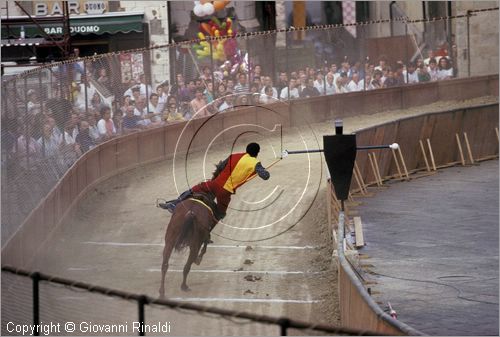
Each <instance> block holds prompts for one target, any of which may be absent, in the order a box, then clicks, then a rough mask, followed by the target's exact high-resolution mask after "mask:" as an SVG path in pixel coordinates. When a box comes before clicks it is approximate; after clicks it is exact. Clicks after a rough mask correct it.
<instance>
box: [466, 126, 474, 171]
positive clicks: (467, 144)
mask: <svg viewBox="0 0 500 337" xmlns="http://www.w3.org/2000/svg"><path fill="white" fill-rule="evenodd" d="M464 138H465V145H466V146H467V153H468V154H469V159H470V162H471V164H474V157H473V156H472V151H471V149H470V144H469V138H468V137H467V132H464Z"/></svg>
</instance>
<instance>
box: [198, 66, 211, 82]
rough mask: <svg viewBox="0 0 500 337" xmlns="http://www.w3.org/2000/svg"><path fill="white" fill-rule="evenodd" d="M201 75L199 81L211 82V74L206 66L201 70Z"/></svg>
mask: <svg viewBox="0 0 500 337" xmlns="http://www.w3.org/2000/svg"><path fill="white" fill-rule="evenodd" d="M202 72H203V73H202V74H201V76H200V77H201V79H202V80H203V81H205V82H212V72H211V71H210V68H209V67H207V66H204V67H203V69H202Z"/></svg>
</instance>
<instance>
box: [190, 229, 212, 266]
mask: <svg viewBox="0 0 500 337" xmlns="http://www.w3.org/2000/svg"><path fill="white" fill-rule="evenodd" d="M209 240H210V235H209V236H208V238H207V239H206V240H205V241H204V242H203V247H202V248H201V251H200V255H198V257H197V258H196V260H195V261H194V263H195V264H196V265H200V263H201V260H202V259H203V255H205V253H206V252H207V245H208V241H209Z"/></svg>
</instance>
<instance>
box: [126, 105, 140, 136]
mask: <svg viewBox="0 0 500 337" xmlns="http://www.w3.org/2000/svg"><path fill="white" fill-rule="evenodd" d="M141 121H142V118H141V117H140V116H136V115H135V114H134V107H133V106H129V107H128V108H127V112H126V113H125V116H123V120H122V128H123V132H124V133H130V132H134V131H139V130H141V129H142V128H143V125H142V124H140V122H141Z"/></svg>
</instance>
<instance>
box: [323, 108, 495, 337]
mask: <svg viewBox="0 0 500 337" xmlns="http://www.w3.org/2000/svg"><path fill="white" fill-rule="evenodd" d="M498 114H499V110H498V104H485V105H479V106H470V107H467V108H463V109H456V110H451V111H445V112H437V113H429V114H425V115H421V116H417V117H410V118H406V119H401V120H397V121H394V122H390V123H386V124H383V125H379V126H375V127H370V128H367V129H363V130H359V131H357V132H356V135H357V137H356V140H357V143H358V145H374V144H391V143H394V142H396V143H398V144H399V145H400V147H401V149H402V153H403V158H404V161H405V163H406V167H407V169H408V170H409V171H410V172H415V171H419V170H425V169H426V165H425V161H424V159H423V154H422V151H421V148H420V143H419V141H420V140H423V141H424V144H425V148H426V151H427V156H428V160H429V161H430V160H431V159H430V154H429V152H428V148H427V142H426V141H427V139H429V141H430V143H431V146H432V150H433V154H434V159H435V163H436V166H437V167H440V166H441V167H442V166H447V165H450V164H459V163H460V164H461V159H460V154H459V149H458V145H457V141H456V134H458V135H459V136H460V141H461V144H462V149H463V151H464V157H465V161H466V163H467V164H470V163H471V161H470V159H469V158H468V153H467V149H466V143H465V140H464V136H463V135H464V132H465V133H467V138H468V140H469V144H470V148H471V153H472V156H473V160H474V161H477V160H480V159H485V158H488V157H491V156H497V155H498V147H499V143H498V138H497V135H496V131H495V128H498V122H499V121H498ZM368 153H369V152H368V151H359V152H358V153H357V157H356V162H357V164H358V166H359V169H360V171H361V176H362V178H363V180H364V182H365V183H367V184H375V183H376V179H375V175H374V171H373V169H372V166H371V165H370V163H369V160H368ZM370 153H375V154H376V157H377V163H378V166H379V169H380V175H381V176H382V178H388V177H392V176H394V175H396V174H397V173H398V172H397V168H396V165H395V161H394V158H393V155H392V154H391V152H390V151H388V150H374V151H371V152H370ZM330 189H331V187H330ZM355 192H359V186H358V185H357V182H356V180H355V179H353V181H352V182H351V193H355ZM327 193H331V191H330V190H329V191H327ZM329 200H332V201H331V203H332V205H330V207H329V215H328V219H330V224H331V226H332V227H336V228H335V229H338V232H339V235H338V242H340V243H339V245H338V255H339V299H340V309H341V325H342V326H345V327H350V328H354V329H361V330H370V331H377V332H380V333H381V334H410V335H414V334H420V332H419V331H417V330H414V329H412V328H411V327H409V326H407V325H405V324H402V322H400V321H397V320H394V319H392V318H391V317H390V316H389V315H388V314H387V313H385V312H383V311H382V310H381V309H380V307H378V305H377V304H376V303H375V302H374V301H373V299H372V298H371V297H370V296H369V295H368V293H367V291H366V289H365V287H364V285H363V284H362V283H361V281H360V280H359V279H358V277H357V276H356V275H355V273H354V272H353V270H352V269H353V267H352V266H351V265H350V263H349V262H348V261H347V259H346V257H345V255H344V249H343V237H344V236H343V228H344V226H343V225H342V224H341V221H339V222H338V225H336V224H334V222H335V221H336V220H335V219H337V218H338V217H339V207H338V205H337V204H336V201H335V200H334V198H329ZM332 229H333V228H332Z"/></svg>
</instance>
